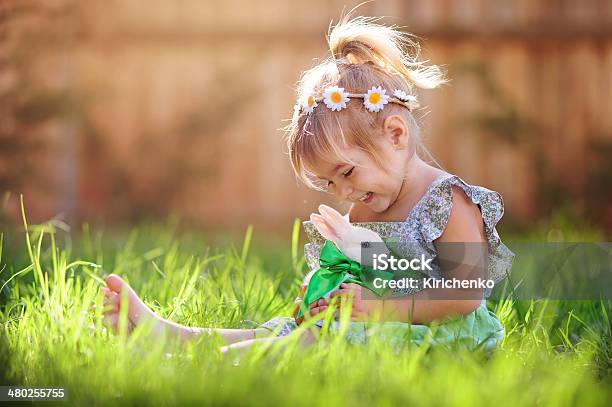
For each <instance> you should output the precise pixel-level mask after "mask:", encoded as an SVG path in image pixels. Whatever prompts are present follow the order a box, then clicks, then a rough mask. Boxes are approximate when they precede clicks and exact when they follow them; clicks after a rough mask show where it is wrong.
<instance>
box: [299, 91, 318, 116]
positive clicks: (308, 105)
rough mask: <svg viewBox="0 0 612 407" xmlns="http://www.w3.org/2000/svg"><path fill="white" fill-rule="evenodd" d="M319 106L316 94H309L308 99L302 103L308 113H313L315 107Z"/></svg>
mask: <svg viewBox="0 0 612 407" xmlns="http://www.w3.org/2000/svg"><path fill="white" fill-rule="evenodd" d="M317 106H319V104H318V103H317V101H316V100H315V98H314V96H312V95H308V97H306V99H305V100H304V103H302V107H303V108H304V111H305V112H307V113H312V111H313V110H314V108H315V107H317Z"/></svg>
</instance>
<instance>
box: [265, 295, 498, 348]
mask: <svg viewBox="0 0 612 407" xmlns="http://www.w3.org/2000/svg"><path fill="white" fill-rule="evenodd" d="M260 327H263V328H267V329H269V330H271V331H272V332H274V333H275V334H276V335H282V336H284V335H287V334H289V333H290V332H292V331H294V330H295V329H297V324H296V323H295V320H294V319H293V318H291V317H276V318H273V319H271V320H269V321H267V322H265V323H264V324H262V325H260ZM330 332H331V333H332V334H343V335H344V338H345V339H346V340H347V341H348V342H349V343H350V344H353V345H366V344H368V343H369V342H371V341H373V340H375V339H377V340H381V341H382V343H384V344H386V345H388V346H393V347H394V348H395V350H396V351H398V352H399V351H400V350H401V348H402V347H404V346H406V345H409V344H413V345H418V346H420V345H423V344H424V343H425V342H427V343H429V344H430V345H431V346H432V347H438V346H445V347H453V348H457V347H465V348H468V349H470V350H476V349H482V350H485V351H490V350H493V349H495V348H496V347H497V346H498V345H499V344H500V343H501V341H502V340H503V338H504V335H505V334H504V327H503V326H502V324H501V322H499V320H498V319H497V317H496V316H495V314H494V313H493V312H491V311H489V310H488V309H487V306H486V303H485V302H484V301H483V303H482V304H481V305H480V306H479V307H478V308H477V309H476V310H474V311H473V312H472V313H470V314H468V315H465V316H463V317H459V318H456V319H453V320H451V321H448V322H446V323H443V324H439V325H437V326H428V325H418V324H409V323H406V322H349V324H348V326H347V328H346V330H342V329H341V328H340V326H339V324H338V322H337V321H333V323H332V324H331V326H330Z"/></svg>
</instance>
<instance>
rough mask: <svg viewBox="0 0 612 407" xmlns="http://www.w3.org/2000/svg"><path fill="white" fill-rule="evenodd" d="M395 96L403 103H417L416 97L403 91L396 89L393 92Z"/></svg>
mask: <svg viewBox="0 0 612 407" xmlns="http://www.w3.org/2000/svg"><path fill="white" fill-rule="evenodd" d="M393 96H395V97H396V98H398V99H399V100H401V101H402V102H416V97H414V96H412V95H409V94H407V93H406V92H404V91H403V90H400V89H395V90H394V91H393Z"/></svg>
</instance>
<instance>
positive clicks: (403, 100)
mask: <svg viewBox="0 0 612 407" xmlns="http://www.w3.org/2000/svg"><path fill="white" fill-rule="evenodd" d="M351 98H356V99H363V105H364V106H365V108H366V109H368V110H369V111H370V112H380V111H381V110H382V109H383V108H384V107H385V105H386V104H387V103H396V104H399V105H402V106H405V107H406V108H408V110H410V111H412V109H413V108H417V107H419V103H418V101H417V98H416V97H414V96H412V95H409V94H407V93H406V92H404V91H403V90H400V89H394V90H393V94H392V95H387V89H383V88H382V86H372V88H370V90H368V91H367V92H366V93H348V92H347V91H345V90H344V88H340V87H338V86H330V87H328V88H326V89H325V91H324V92H323V97H319V98H315V97H314V96H313V95H312V94H310V95H306V97H304V98H303V100H301V101H300V102H298V103H297V104H296V105H295V110H296V111H298V112H301V111H303V112H306V113H311V112H313V111H314V108H315V107H317V106H319V103H320V102H323V103H324V104H325V106H327V108H328V109H331V110H332V111H340V110H342V109H345V108H346V105H347V103H348V102H349V100H350V99H351Z"/></svg>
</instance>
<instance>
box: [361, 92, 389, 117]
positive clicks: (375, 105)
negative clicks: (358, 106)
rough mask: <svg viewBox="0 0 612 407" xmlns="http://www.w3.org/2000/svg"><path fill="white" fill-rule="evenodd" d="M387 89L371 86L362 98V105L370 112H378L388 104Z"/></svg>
mask: <svg viewBox="0 0 612 407" xmlns="http://www.w3.org/2000/svg"><path fill="white" fill-rule="evenodd" d="M386 93H387V89H383V88H382V86H372V89H370V90H369V91H368V93H366V94H365V96H364V97H363V104H364V105H365V107H366V109H368V110H369V111H370V112H379V111H380V110H381V109H382V108H383V106H384V105H386V104H387V103H389V95H387V94H386Z"/></svg>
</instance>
